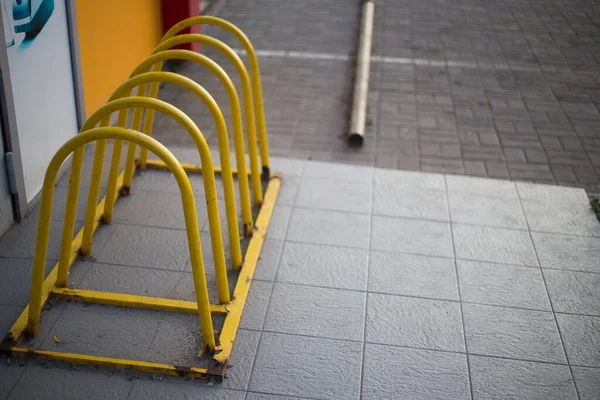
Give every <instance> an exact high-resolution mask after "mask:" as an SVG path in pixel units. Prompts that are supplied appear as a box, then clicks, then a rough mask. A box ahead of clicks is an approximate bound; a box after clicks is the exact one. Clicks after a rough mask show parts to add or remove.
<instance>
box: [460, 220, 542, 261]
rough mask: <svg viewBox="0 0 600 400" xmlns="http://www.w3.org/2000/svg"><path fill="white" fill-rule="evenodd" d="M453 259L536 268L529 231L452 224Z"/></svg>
mask: <svg viewBox="0 0 600 400" xmlns="http://www.w3.org/2000/svg"><path fill="white" fill-rule="evenodd" d="M452 230H453V232H454V247H455V249H456V258H463V259H467V260H479V261H490V262H498V263H506V264H516V265H529V266H538V261H537V257H536V254H535V251H534V249H533V243H531V238H530V236H529V232H527V231H519V230H512V229H502V228H491V227H485V226H474V225H463V224H454V225H453V226H452Z"/></svg>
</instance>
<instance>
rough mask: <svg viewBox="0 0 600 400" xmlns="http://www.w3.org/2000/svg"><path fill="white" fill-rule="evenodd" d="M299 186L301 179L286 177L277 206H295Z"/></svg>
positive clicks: (282, 180) (278, 194) (282, 182)
mask: <svg viewBox="0 0 600 400" xmlns="http://www.w3.org/2000/svg"><path fill="white" fill-rule="evenodd" d="M299 186H300V177H298V176H284V177H283V178H282V179H281V187H280V188H279V193H277V200H276V204H282V205H288V206H291V205H294V199H295V198H296V193H298V187H299Z"/></svg>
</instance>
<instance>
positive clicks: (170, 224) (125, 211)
mask: <svg viewBox="0 0 600 400" xmlns="http://www.w3.org/2000/svg"><path fill="white" fill-rule="evenodd" d="M126 200H128V202H127V204H123V205H122V206H121V207H119V206H118V205H116V206H115V222H118V223H124V224H132V225H140V226H156V227H163V228H173V229H185V218H184V216H183V207H182V206H181V195H180V194H179V193H154V192H147V191H138V192H136V193H135V194H134V195H132V196H129V198H127V199H126ZM195 201H196V216H197V218H198V226H199V227H202V225H203V224H204V222H205V221H206V219H207V218H208V216H207V214H206V206H205V201H204V199H203V198H200V197H197V198H196V199H195Z"/></svg>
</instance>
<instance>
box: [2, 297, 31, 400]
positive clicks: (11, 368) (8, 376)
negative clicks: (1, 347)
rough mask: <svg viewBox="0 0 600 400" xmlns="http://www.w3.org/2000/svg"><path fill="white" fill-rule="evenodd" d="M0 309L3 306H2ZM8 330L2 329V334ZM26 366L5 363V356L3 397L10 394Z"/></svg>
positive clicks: (3, 364)
mask: <svg viewBox="0 0 600 400" xmlns="http://www.w3.org/2000/svg"><path fill="white" fill-rule="evenodd" d="M0 310H2V308H1V307H0ZM5 333H6V332H5V331H2V335H4V334H5ZM25 369H26V368H25V367H24V366H22V365H18V364H17V363H13V364H12V365H10V364H5V363H4V358H3V359H2V364H0V393H2V396H3V397H2V398H3V399H5V398H7V396H8V394H9V393H10V392H11V391H12V390H13V388H14V387H15V385H16V384H17V381H18V380H19V378H21V375H23V373H24V372H25Z"/></svg>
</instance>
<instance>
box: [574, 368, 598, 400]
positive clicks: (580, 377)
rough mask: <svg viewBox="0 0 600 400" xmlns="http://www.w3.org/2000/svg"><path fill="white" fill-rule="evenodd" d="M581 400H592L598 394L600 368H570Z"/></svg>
mask: <svg viewBox="0 0 600 400" xmlns="http://www.w3.org/2000/svg"><path fill="white" fill-rule="evenodd" d="M571 369H572V370H573V376H574V377H575V385H576V386H577V392H579V398H580V399H581V400H594V399H596V398H597V397H598V393H600V368H584V367H572V368H571Z"/></svg>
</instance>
